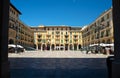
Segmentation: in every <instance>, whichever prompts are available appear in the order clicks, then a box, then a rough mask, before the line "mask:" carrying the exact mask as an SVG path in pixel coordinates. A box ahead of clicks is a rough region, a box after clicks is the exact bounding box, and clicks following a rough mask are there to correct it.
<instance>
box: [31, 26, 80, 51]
mask: <svg viewBox="0 0 120 78" xmlns="http://www.w3.org/2000/svg"><path fill="white" fill-rule="evenodd" d="M31 28H32V29H33V31H34V42H35V44H36V47H37V48H38V47H39V45H40V47H39V48H38V49H41V47H42V46H43V45H44V44H45V46H46V47H47V45H50V46H52V45H54V46H55V47H59V48H60V46H63V47H64V49H65V46H66V48H67V49H70V45H71V46H74V45H77V46H79V45H80V46H82V38H81V37H82V36H81V31H80V30H81V28H80V27H78V28H75V27H70V26H39V27H31ZM55 47H54V48H55ZM78 49H80V48H78Z"/></svg>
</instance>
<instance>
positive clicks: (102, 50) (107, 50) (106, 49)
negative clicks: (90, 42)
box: [86, 46, 114, 55]
mask: <svg viewBox="0 0 120 78" xmlns="http://www.w3.org/2000/svg"><path fill="white" fill-rule="evenodd" d="M89 53H92V54H98V53H100V54H106V55H109V54H113V53H114V47H110V46H107V47H99V48H96V49H91V50H87V51H86V54H89Z"/></svg>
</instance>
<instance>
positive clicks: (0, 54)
mask: <svg viewBox="0 0 120 78" xmlns="http://www.w3.org/2000/svg"><path fill="white" fill-rule="evenodd" d="M0 19H1V20H0V39H1V40H0V66H1V72H0V73H1V75H0V78H10V69H9V62H8V25H9V24H8V23H9V0H0ZM3 34H4V35H3Z"/></svg>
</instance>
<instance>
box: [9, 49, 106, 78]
mask: <svg viewBox="0 0 120 78" xmlns="http://www.w3.org/2000/svg"><path fill="white" fill-rule="evenodd" d="M8 57H9V61H10V71H11V74H10V75H11V77H12V78H107V66H106V58H107V57H108V55H102V54H85V53H84V52H83V53H82V52H81V51H44V52H43V51H31V52H30V51H27V52H24V53H20V54H15V53H9V56H8Z"/></svg>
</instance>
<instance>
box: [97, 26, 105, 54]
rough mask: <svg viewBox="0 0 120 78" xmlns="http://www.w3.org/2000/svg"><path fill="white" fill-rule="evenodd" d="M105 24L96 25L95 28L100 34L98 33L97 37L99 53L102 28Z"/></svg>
mask: <svg viewBox="0 0 120 78" xmlns="http://www.w3.org/2000/svg"><path fill="white" fill-rule="evenodd" d="M103 26H104V25H103V24H100V25H98V26H96V27H95V29H96V30H97V31H98V33H97V34H98V35H97V39H98V47H97V51H98V53H100V30H101V29H103Z"/></svg>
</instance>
